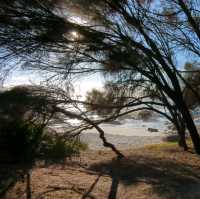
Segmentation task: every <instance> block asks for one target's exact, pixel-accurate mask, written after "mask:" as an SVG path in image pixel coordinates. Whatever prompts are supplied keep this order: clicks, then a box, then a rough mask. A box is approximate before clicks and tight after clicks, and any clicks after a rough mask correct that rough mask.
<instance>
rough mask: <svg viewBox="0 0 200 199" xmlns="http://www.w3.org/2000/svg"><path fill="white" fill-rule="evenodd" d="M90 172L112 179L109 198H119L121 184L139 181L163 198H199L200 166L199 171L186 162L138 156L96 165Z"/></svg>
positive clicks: (126, 184) (131, 183) (132, 183)
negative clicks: (105, 175) (102, 173)
mask: <svg viewBox="0 0 200 199" xmlns="http://www.w3.org/2000/svg"><path fill="white" fill-rule="evenodd" d="M90 169H91V170H93V171H101V172H102V171H103V172H104V174H107V175H110V176H111V177H112V185H111V189H110V194H109V197H108V198H109V199H115V198H117V196H116V195H117V194H116V193H117V188H118V184H119V183H122V184H123V185H124V186H130V185H134V184H135V185H136V184H137V183H139V182H143V183H146V184H150V185H151V187H152V189H153V192H154V193H156V194H157V195H159V196H160V197H161V198H164V199H176V198H177V199H179V198H180V199H197V198H200V166H199V167H198V168H197V167H194V166H191V165H188V164H187V162H185V163H184V164H181V163H180V162H177V161H176V160H170V159H167V158H166V159H165V158H153V157H148V156H141V155H139V156H138V155H135V156H134V157H129V158H126V159H123V160H121V161H119V160H116V159H113V160H111V161H107V162H103V163H96V164H93V165H91V167H90ZM112 193H114V194H112Z"/></svg>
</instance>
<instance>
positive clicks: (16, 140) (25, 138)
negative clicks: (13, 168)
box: [0, 121, 42, 161]
mask: <svg viewBox="0 0 200 199" xmlns="http://www.w3.org/2000/svg"><path fill="white" fill-rule="evenodd" d="M0 131H1V134H0V137H1V139H2V141H3V143H4V145H5V146H6V150H7V152H8V155H9V156H10V158H11V159H13V160H15V161H32V160H34V158H35V155H36V152H37V149H38V146H39V144H40V142H41V136H42V129H41V128H40V127H39V126H36V125H33V124H30V123H28V122H23V121H14V122H9V123H7V124H4V125H3V126H2V127H1V129H0Z"/></svg>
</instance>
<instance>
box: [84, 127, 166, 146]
mask: <svg viewBox="0 0 200 199" xmlns="http://www.w3.org/2000/svg"><path fill="white" fill-rule="evenodd" d="M101 128H102V129H103V130H104V132H105V137H106V138H107V140H108V141H109V142H111V143H112V144H114V145H115V146H116V147H117V148H118V149H128V148H138V147H142V146H145V145H150V144H157V143H161V142H163V138H164V137H166V136H167V135H168V134H167V133H166V132H163V131H159V132H149V131H148V130H147V128H146V127H127V126H125V125H106V124H104V125H101ZM81 140H82V141H84V142H86V143H87V144H88V145H89V148H91V149H94V150H103V149H105V147H104V146H103V145H102V141H101V139H100V138H99V134H98V132H97V131H96V130H95V129H91V130H86V131H84V132H83V133H82V135H81Z"/></svg>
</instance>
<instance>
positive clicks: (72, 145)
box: [40, 134, 88, 160]
mask: <svg viewBox="0 0 200 199" xmlns="http://www.w3.org/2000/svg"><path fill="white" fill-rule="evenodd" d="M87 148H88V147H87V144H85V143H83V142H81V141H79V140H77V139H76V138H72V139H68V140H66V139H64V138H63V137H62V136H60V135H56V136H52V135H48V134H46V135H44V137H43V140H42V144H41V148H40V156H41V157H46V158H48V159H53V160H59V159H60V160H61V159H65V158H66V157H72V156H75V155H79V154H80V151H81V150H86V149H87Z"/></svg>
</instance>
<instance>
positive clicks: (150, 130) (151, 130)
mask: <svg viewBox="0 0 200 199" xmlns="http://www.w3.org/2000/svg"><path fill="white" fill-rule="evenodd" d="M147 130H148V131H149V132H158V129H154V128H148V129H147Z"/></svg>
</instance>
